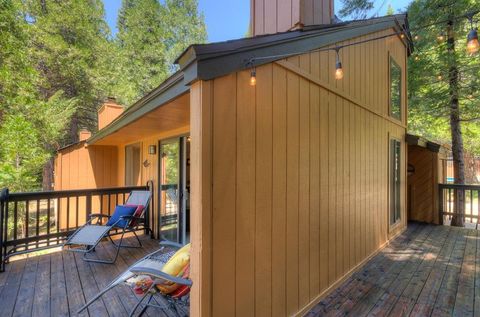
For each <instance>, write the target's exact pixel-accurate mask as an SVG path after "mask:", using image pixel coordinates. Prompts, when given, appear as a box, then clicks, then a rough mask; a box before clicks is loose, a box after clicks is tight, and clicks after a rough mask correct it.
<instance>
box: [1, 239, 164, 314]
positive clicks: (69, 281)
mask: <svg viewBox="0 0 480 317" xmlns="http://www.w3.org/2000/svg"><path fill="white" fill-rule="evenodd" d="M140 238H141V240H142V243H143V248H141V249H122V250H121V251H120V255H119V257H118V259H117V261H116V263H115V264H113V265H108V264H98V263H88V262H85V261H83V260H82V255H81V254H78V253H73V252H66V251H60V252H53V253H49V254H44V255H36V256H34V255H29V256H28V257H27V258H24V259H19V260H15V261H12V262H11V263H9V264H7V267H6V270H5V272H3V273H0V316H2V317H8V316H15V317H17V316H18V317H20V316H22V317H23V316H39V317H45V316H82V317H87V316H95V317H97V316H107V317H108V316H110V317H111V316H128V313H129V312H130V309H131V308H132V307H133V305H134V304H135V303H136V301H135V298H134V296H135V295H133V293H132V292H131V291H130V290H129V289H128V287H125V286H119V287H117V288H115V289H114V290H112V291H110V292H109V293H107V294H106V295H104V296H103V297H102V299H100V300H98V301H96V302H95V303H94V304H93V305H91V306H90V308H89V309H88V311H85V312H83V313H82V314H80V315H78V314H77V313H76V312H77V311H78V309H80V307H82V306H83V305H84V304H85V302H86V301H87V300H89V299H91V298H92V297H93V296H94V295H95V294H97V293H98V292H99V290H100V289H103V288H104V287H105V286H106V285H107V284H108V283H110V282H111V281H112V280H113V279H114V278H115V277H117V275H119V274H120V273H122V272H123V271H125V270H126V269H127V268H128V267H129V266H130V265H132V264H133V263H135V262H136V261H138V260H139V259H141V258H142V257H144V256H145V255H147V254H149V253H151V252H153V251H154V250H157V249H158V247H159V246H158V241H157V240H152V239H150V238H149V237H147V236H140ZM126 241H127V243H128V244H131V245H133V244H134V243H135V242H136V241H133V238H132V237H128V238H127V240H126ZM113 251H114V249H113V247H112V245H111V243H109V242H102V243H101V244H100V246H99V247H98V248H97V251H96V253H97V254H98V256H107V257H109V256H110V257H111V256H113V255H114V253H113ZM146 316H165V315H164V314H162V313H161V312H160V311H158V310H156V309H152V308H150V309H149V310H147V313H146Z"/></svg>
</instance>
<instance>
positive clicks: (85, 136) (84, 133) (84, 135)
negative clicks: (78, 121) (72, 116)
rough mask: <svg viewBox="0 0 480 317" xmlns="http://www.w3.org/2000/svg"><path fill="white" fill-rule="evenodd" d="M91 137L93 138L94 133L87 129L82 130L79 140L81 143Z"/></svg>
mask: <svg viewBox="0 0 480 317" xmlns="http://www.w3.org/2000/svg"><path fill="white" fill-rule="evenodd" d="M91 136H92V133H91V132H90V131H88V130H86V129H82V130H80V131H78V140H79V141H85V140H87V139H88V138H89V137H91Z"/></svg>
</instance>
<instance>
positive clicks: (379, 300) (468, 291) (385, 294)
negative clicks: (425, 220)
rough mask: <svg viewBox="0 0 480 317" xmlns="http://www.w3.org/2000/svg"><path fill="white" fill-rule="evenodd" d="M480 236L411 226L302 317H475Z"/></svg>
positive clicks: (479, 296) (479, 307)
mask: <svg viewBox="0 0 480 317" xmlns="http://www.w3.org/2000/svg"><path fill="white" fill-rule="evenodd" d="M479 238H480V234H479V233H478V231H477V230H472V229H463V228H455V227H447V226H434V225H425V224H418V223H410V224H409V227H408V229H407V230H406V231H405V232H404V233H403V234H402V235H401V236H399V237H398V238H396V239H395V240H394V241H393V242H392V243H391V244H390V245H389V246H387V247H386V248H385V249H383V250H382V251H381V252H380V253H379V254H377V255H376V256H375V257H374V258H372V259H371V260H370V261H369V262H367V263H366V265H364V266H363V267H362V268H361V269H360V271H358V272H356V273H355V274H354V275H353V276H352V277H351V278H349V279H348V280H346V281H345V282H344V283H343V284H342V285H341V286H340V287H339V288H338V289H336V290H335V291H333V292H332V293H331V294H330V295H329V296H328V297H326V298H325V299H324V300H323V301H321V302H320V303H319V304H318V305H316V306H315V307H314V308H313V309H312V310H311V311H310V312H309V313H308V314H307V315H306V316H308V317H313V316H345V315H349V316H367V315H368V316H451V315H455V316H478V315H480V239H479Z"/></svg>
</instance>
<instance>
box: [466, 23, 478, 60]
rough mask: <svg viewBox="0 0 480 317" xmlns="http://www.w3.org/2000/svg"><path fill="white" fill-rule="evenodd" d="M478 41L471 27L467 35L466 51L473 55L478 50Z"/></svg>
mask: <svg viewBox="0 0 480 317" xmlns="http://www.w3.org/2000/svg"><path fill="white" fill-rule="evenodd" d="M479 48H480V43H479V42H478V33H477V30H476V29H471V30H470V32H469V33H468V36H467V52H468V54H470V55H473V54H475V53H477V52H478V50H479Z"/></svg>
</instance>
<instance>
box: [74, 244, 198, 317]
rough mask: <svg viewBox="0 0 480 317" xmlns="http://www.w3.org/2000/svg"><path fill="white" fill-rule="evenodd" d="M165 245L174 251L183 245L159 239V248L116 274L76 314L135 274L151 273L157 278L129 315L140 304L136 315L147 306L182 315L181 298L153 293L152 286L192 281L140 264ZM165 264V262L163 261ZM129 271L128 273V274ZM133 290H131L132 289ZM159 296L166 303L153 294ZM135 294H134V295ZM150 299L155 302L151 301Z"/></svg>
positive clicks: (157, 252)
mask: <svg viewBox="0 0 480 317" xmlns="http://www.w3.org/2000/svg"><path fill="white" fill-rule="evenodd" d="M166 247H169V248H172V249H174V250H175V251H178V250H179V249H180V248H182V247H183V245H181V244H178V243H175V242H171V241H161V242H160V249H159V250H157V251H155V252H152V253H150V254H148V255H147V256H145V257H143V258H142V259H141V260H139V261H137V262H135V264H133V265H132V266H130V267H129V268H128V269H127V270H126V271H125V272H122V273H121V274H120V275H118V276H117V278H115V279H114V280H113V281H112V282H111V283H110V284H109V285H108V286H107V287H106V288H105V289H103V290H102V291H101V292H100V293H98V294H97V295H95V297H93V298H92V299H90V300H89V301H88V302H87V303H86V304H85V305H83V306H82V307H81V308H80V309H79V310H78V311H77V314H80V313H81V312H82V311H84V310H85V309H87V308H88V307H89V306H90V305H91V304H92V303H93V302H95V301H96V300H98V299H99V298H100V297H102V295H104V294H105V293H107V292H108V291H110V290H111V289H113V288H114V287H116V286H118V285H120V284H123V283H125V282H126V281H127V280H129V279H130V278H132V277H133V276H135V275H143V274H145V275H151V276H154V277H156V278H157V279H155V280H154V282H153V284H152V285H151V286H150V288H149V289H148V290H147V292H145V294H144V295H142V297H140V299H139V300H138V302H137V304H136V305H135V306H134V307H133V308H132V310H131V311H130V313H129V316H133V315H134V314H135V312H136V311H137V310H138V308H139V307H141V306H142V309H141V310H140V312H139V315H138V316H142V315H143V314H144V313H145V311H146V310H147V308H148V307H155V308H159V309H161V310H163V311H167V310H168V311H169V312H174V313H175V314H176V315H177V316H182V317H183V315H182V314H181V312H180V311H179V309H178V306H179V305H181V306H185V305H187V304H186V303H185V302H184V301H183V300H182V299H180V298H173V297H171V296H169V295H164V294H161V293H160V292H155V293H153V292H152V291H153V290H154V287H155V286H156V285H158V284H159V283H160V281H165V280H167V281H171V282H173V283H177V284H180V285H186V286H192V281H191V280H189V279H184V278H180V277H175V276H171V275H169V274H166V273H164V272H161V271H159V270H156V269H152V268H149V267H145V266H142V265H141V263H142V262H143V261H145V260H148V259H151V258H153V257H154V256H155V255H157V254H159V253H162V252H163V251H164V249H165V248H166ZM163 264H165V263H163ZM128 273H130V274H128ZM132 292H133V291H132ZM155 295H157V296H161V297H162V298H163V299H164V300H166V302H167V304H166V305H165V304H163V305H162V304H159V303H158V302H157V301H156V300H155V298H154V296H155ZM135 296H136V295H135ZM152 300H153V301H154V302H155V303H152Z"/></svg>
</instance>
